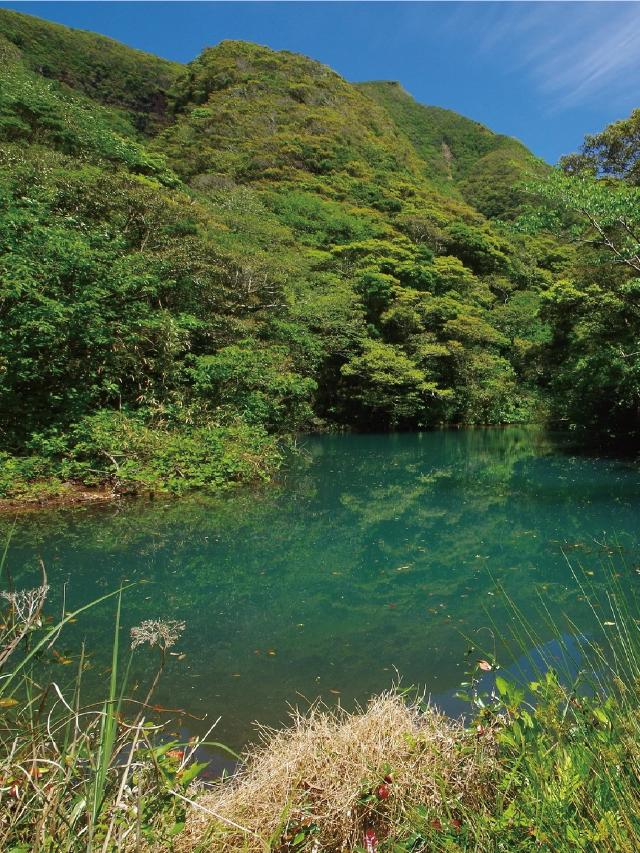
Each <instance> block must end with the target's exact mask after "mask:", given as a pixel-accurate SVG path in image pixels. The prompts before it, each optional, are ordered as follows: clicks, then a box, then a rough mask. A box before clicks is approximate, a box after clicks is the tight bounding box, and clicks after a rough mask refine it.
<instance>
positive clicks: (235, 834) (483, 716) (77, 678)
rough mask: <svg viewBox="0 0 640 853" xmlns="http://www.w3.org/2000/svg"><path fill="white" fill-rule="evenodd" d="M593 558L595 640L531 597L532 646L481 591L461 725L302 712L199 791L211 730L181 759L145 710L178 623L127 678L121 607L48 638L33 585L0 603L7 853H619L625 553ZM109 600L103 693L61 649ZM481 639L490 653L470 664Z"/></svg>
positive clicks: (626, 794)
mask: <svg viewBox="0 0 640 853" xmlns="http://www.w3.org/2000/svg"><path fill="white" fill-rule="evenodd" d="M607 552H608V562H607V564H606V565H605V566H604V567H603V568H604V578H603V580H600V581H594V579H593V572H591V571H590V570H584V569H583V568H582V567H581V566H579V565H578V564H576V565H575V568H574V579H575V584H576V588H577V590H578V591H579V592H581V593H582V596H583V597H584V598H585V599H586V600H588V603H589V606H590V607H591V609H592V612H593V614H594V617H595V619H596V625H597V627H596V630H595V632H594V634H593V635H590V636H585V635H584V634H582V633H581V632H580V631H579V629H578V628H577V626H575V625H573V624H572V623H571V622H569V621H567V624H566V625H555V624H554V623H553V622H552V621H551V619H550V616H549V612H548V611H547V610H546V608H545V606H544V601H543V599H539V604H538V607H539V615H540V616H542V618H543V622H544V621H545V620H546V622H547V624H546V625H545V626H544V636H541V635H539V634H538V633H537V631H536V629H535V628H534V627H533V624H532V622H531V621H530V620H529V618H525V617H524V616H523V614H522V613H521V611H520V610H519V609H518V608H517V607H516V606H515V605H514V604H513V602H512V601H511V600H510V598H509V597H508V596H507V595H506V593H505V592H504V590H502V591H501V583H500V581H499V580H497V581H495V584H496V586H495V590H496V595H499V596H500V597H501V600H502V603H503V605H504V606H505V608H506V616H507V617H508V618H507V619H506V620H504V622H503V620H502V619H501V620H500V624H505V625H506V626H507V627H506V628H501V627H500V626H499V625H498V622H497V620H496V616H495V613H492V612H491V611H489V610H487V611H486V612H485V618H486V619H487V623H486V627H485V628H484V629H483V630H482V631H479V632H475V633H474V635H473V636H471V637H469V646H468V649H467V653H466V660H467V662H468V673H467V678H468V680H467V681H466V682H464V683H463V684H462V689H463V690H464V695H465V696H466V697H467V699H468V701H469V702H470V705H469V712H468V715H467V718H466V719H465V720H462V719H460V720H452V719H449V718H447V717H445V716H443V715H442V714H441V713H440V712H439V711H438V710H437V709H436V708H435V707H433V706H431V705H430V704H429V703H426V702H425V701H424V700H423V699H422V698H421V696H420V695H419V694H416V692H415V691H413V690H399V689H395V690H392V691H390V692H387V693H385V694H382V695H380V696H378V697H375V698H373V699H372V700H371V701H370V702H369V703H368V704H367V706H366V708H364V709H358V710H356V711H355V712H353V713H351V714H349V713H346V712H345V711H344V710H343V709H341V708H340V707H339V706H338V707H337V708H333V709H331V708H328V707H323V706H322V705H321V704H319V703H315V704H313V705H312V706H311V708H310V709H309V710H308V711H306V712H304V713H300V712H297V711H296V712H295V713H294V714H293V715H292V716H293V723H292V725H291V726H290V727H289V728H286V729H284V730H274V729H266V728H263V729H262V730H261V743H259V744H258V745H257V746H251V747H249V748H248V749H247V750H246V752H245V755H244V759H243V761H242V763H241V765H240V766H239V769H238V771H237V772H236V773H235V774H234V775H233V776H231V777H229V778H225V777H224V776H223V778H221V779H219V780H216V781H215V782H206V781H205V779H203V777H202V774H203V771H205V770H206V766H207V763H206V761H202V760H200V759H201V757H202V753H201V747H202V746H206V745H207V744H208V740H207V738H208V733H207V735H205V736H204V737H200V738H198V737H196V738H191V739H190V740H189V742H188V743H181V742H180V741H179V739H178V736H177V734H176V733H174V732H170V731H168V728H169V726H170V725H175V722H172V720H173V719H175V715H176V714H179V715H180V716H181V717H188V713H187V711H186V710H184V709H182V710H178V709H174V710H173V711H165V709H163V708H161V707H159V706H156V705H154V704H153V702H154V699H153V695H154V690H155V688H156V686H157V684H158V681H159V679H160V677H161V675H162V673H163V670H164V668H165V665H166V663H167V660H168V657H167V652H168V650H169V649H172V648H173V646H174V644H175V643H176V641H177V639H178V637H179V635H180V633H181V631H182V630H184V623H180V622H178V621H175V620H166V619H163V620H149V619H146V620H143V621H142V623H141V624H140V625H138V626H136V627H133V628H131V630H130V632H129V634H130V645H131V651H130V653H129V656H128V657H129V659H128V662H127V663H126V664H125V665H123V662H122V661H123V658H125V653H124V649H123V648H122V646H123V645H124V644H123V637H122V636H121V635H120V630H121V627H120V626H121V621H122V619H123V614H125V613H126V604H125V607H124V609H122V608H121V598H122V595H123V592H124V594H125V596H126V590H120V591H115V592H112V593H110V594H107V595H106V596H104V597H103V598H102V599H101V600H100V601H97V602H94V603H92V604H90V605H87V606H84V607H82V608H79V609H76V610H74V611H71V612H68V613H66V614H64V616H63V618H61V619H60V621H59V622H58V623H57V624H55V623H54V622H53V620H51V618H50V617H48V616H47V615H46V613H45V611H44V604H45V600H46V596H47V589H48V584H47V578H46V575H45V574H44V570H43V579H42V580H43V583H42V585H41V586H40V587H39V588H37V589H32V590H18V591H13V592H4V593H3V594H2V598H3V599H4V601H5V602H6V608H5V611H4V613H3V622H2V627H1V630H2V657H1V658H0V664H1V665H2V667H3V669H2V675H1V676H0V804H1V805H2V815H3V816H2V819H1V820H0V839H1V843H2V845H3V849H7V850H10V851H12V852H13V853H23V851H25V853H26V851H27V850H38V851H42V853H46V852H47V851H51V853H53V851H59V850H65V851H69V853H72V851H76V850H77V851H88V853H91V852H92V851H99V850H100V851H104V853H107V851H115V850H121V851H128V850H130V851H136V853H138V851H158V853H159V852H160V851H170V850H172V851H175V853H191V851H196V850H209V851H220V852H221V853H222V851H237V850H245V851H247V853H249V851H257V853H262V851H273V853H287V851H300V853H303V852H304V851H307V853H310V851H315V853H337V851H340V850H349V851H354V852H355V851H365V853H372V851H379V853H408V851H414V853H421V851H425V853H426V851H434V850H435V851H442V853H445V851H448V853H470V851H477V853H497V851H516V850H517V851H531V853H534V851H540V850H544V851H550V853H551V851H553V853H568V851H573V850H580V851H584V853H596V851H597V852H598V853H600V851H606V853H624V851H633V850H635V849H637V846H638V842H639V840H640V807H639V805H638V803H639V802H640V796H639V794H640V791H639V790H638V778H639V777H640V749H639V747H638V734H639V727H640V717H639V713H638V688H637V684H638V679H639V676H640V673H639V672H638V660H639V659H640V646H639V643H640V628H639V624H640V620H638V619H637V617H636V614H637V607H636V603H635V602H636V596H635V594H634V584H635V578H634V574H635V572H634V571H632V570H631V571H630V570H629V569H628V568H627V566H626V564H625V562H624V556H623V552H622V549H621V548H619V547H618V546H607ZM5 556H6V552H5ZM2 562H4V558H3V561H2ZM109 599H112V600H115V601H116V602H117V603H116V610H115V613H114V614H113V615H114V617H115V622H114V628H115V635H114V637H115V638H114V641H113V648H112V654H111V661H112V665H111V667H109V669H108V670H107V672H106V673H104V674H103V675H102V676H97V674H96V673H95V672H92V670H95V665H96V663H95V661H94V658H93V655H92V654H91V653H90V652H89V651H88V650H87V649H85V648H84V647H82V648H80V649H78V650H72V649H69V648H66V647H65V637H64V635H63V632H65V631H66V630H67V628H68V625H69V623H70V622H73V621H74V620H75V619H76V618H77V617H78V616H79V615H80V613H81V612H82V611H84V610H86V609H87V608H91V607H95V606H97V605H99V604H100V603H101V602H105V601H107V600H109ZM596 608H597V610H596ZM110 609H111V608H110ZM488 627H492V628H493V629H494V630H495V632H496V634H495V640H494V641H492V643H491V647H490V648H488V649H483V648H482V647H481V646H480V645H477V643H478V641H479V640H480V638H481V637H487V636H490V635H489V634H488V633H487V630H486V629H487V628H488ZM500 631H502V632H503V633H502V634H500V633H498V632H500ZM550 636H551V637H552V639H551V641H550V640H549V637H550ZM147 644H148V645H149V646H150V647H151V650H152V651H154V650H155V652H156V654H157V655H158V660H157V669H156V673H155V676H154V677H152V678H151V679H149V681H150V686H148V685H146V686H144V688H143V689H142V690H141V691H140V693H138V692H137V690H136V685H135V683H134V681H133V679H132V657H133V655H134V654H135V652H136V649H137V648H138V647H139V646H141V645H147ZM170 653H172V654H178V653H173V652H170ZM179 658H180V655H179V654H178V659H179ZM514 660H515V663H513V661H514ZM500 664H502V666H500ZM503 667H504V668H503ZM67 668H68V669H67ZM69 670H71V671H72V674H71V675H70V676H66V673H67V672H68V671H69ZM105 675H107V680H106V682H105V685H104V688H103V689H104V695H103V698H102V699H101V700H100V701H98V702H94V701H87V699H86V698H84V697H85V692H86V690H87V684H88V683H89V682H91V681H92V680H93V681H94V682H95V681H96V679H97V678H98V680H101V681H102V680H103V679H104V676H105ZM65 676H66V677H65ZM90 692H91V691H90ZM167 713H168V714H169V715H170V717H169V721H168V723H167V724H165V725H163V724H162V722H159V720H158V718H159V717H163V716H164V715H166V714H167ZM179 725H181V724H179ZM214 725H215V723H214ZM209 745H213V746H216V747H220V744H209ZM205 775H207V776H210V774H205Z"/></svg>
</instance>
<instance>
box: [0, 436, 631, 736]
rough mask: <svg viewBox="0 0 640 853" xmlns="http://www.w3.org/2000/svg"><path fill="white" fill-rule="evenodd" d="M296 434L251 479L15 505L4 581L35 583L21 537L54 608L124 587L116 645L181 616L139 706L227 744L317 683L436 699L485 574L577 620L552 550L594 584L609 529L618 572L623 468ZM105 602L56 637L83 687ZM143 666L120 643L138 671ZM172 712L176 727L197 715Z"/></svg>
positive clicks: (624, 507)
mask: <svg viewBox="0 0 640 853" xmlns="http://www.w3.org/2000/svg"><path fill="white" fill-rule="evenodd" d="M299 444H300V445H301V446H302V447H303V453H302V455H301V456H300V457H294V458H293V459H292V462H291V464H290V465H288V466H287V467H286V469H285V470H284V471H283V472H282V473H281V475H280V478H279V480H278V481H277V482H275V483H272V484H269V485H268V486H265V487H261V488H260V489H258V490H253V489H239V490H237V491H234V492H231V493H228V494H226V495H224V496H221V497H220V496H218V497H205V496H202V495H199V496H195V497H192V498H187V499H182V500H180V501H172V500H156V501H151V500H148V499H142V498H141V499H138V500H130V501H128V502H123V503H122V504H121V505H120V506H115V505H108V506H102V507H87V508H72V509H61V510H52V511H47V512H40V513H31V514H28V515H22V516H20V517H19V518H18V524H17V529H16V532H15V534H14V538H13V540H12V544H11V548H10V552H9V568H10V570H11V573H12V576H13V580H14V583H15V586H16V587H17V588H20V587H28V586H33V585H36V584H37V583H38V570H37V553H38V548H39V550H40V553H41V555H42V558H43V560H44V562H45V564H46V566H47V569H48V573H49V582H50V584H51V587H52V593H51V598H50V604H49V612H50V613H52V614H55V613H57V612H59V608H62V607H64V608H65V609H66V610H73V609H75V608H76V607H78V606H79V605H81V604H83V603H85V602H88V601H91V600H93V599H94V598H96V597H98V596H99V595H100V594H103V593H104V592H106V591H109V590H112V589H115V588H117V586H118V584H119V583H120V581H121V580H123V579H125V580H128V581H131V582H134V583H135V585H134V587H133V588H132V589H130V590H128V591H127V592H126V594H125V603H124V617H123V623H124V626H125V628H124V630H123V632H122V634H123V638H124V639H127V637H128V629H129V628H130V627H131V626H132V625H136V624H139V623H140V622H141V621H142V620H143V619H157V618H165V619H180V620H184V621H185V623H186V628H185V631H184V633H183V635H182V637H181V639H180V641H179V643H178V644H177V645H176V646H175V648H174V649H172V651H174V652H176V653H177V654H179V655H181V656H182V655H184V657H183V658H181V659H178V657H177V656H173V657H171V658H170V659H169V663H168V665H167V669H166V672H165V674H164V676H163V679H162V681H161V683H160V687H159V689H158V692H157V694H156V697H155V702H157V703H158V704H160V705H162V706H164V707H165V708H174V709H180V710H182V709H184V710H186V711H189V712H190V713H191V714H192V715H194V716H195V717H204V716H205V715H207V720H208V721H212V720H214V719H216V718H217V717H218V716H221V717H222V719H221V721H220V723H219V724H218V727H217V729H216V739H217V740H221V741H223V742H225V743H227V744H229V745H230V746H232V747H234V748H238V747H240V746H242V745H243V744H245V743H246V742H247V741H248V740H250V739H252V737H253V736H254V729H253V727H252V723H253V721H254V720H258V721H260V722H261V723H264V724H268V725H277V724H278V723H280V722H284V721H286V719H287V714H288V709H289V706H295V705H298V706H300V707H306V704H307V702H308V701H312V700H315V699H316V698H317V697H318V696H320V697H322V700H323V701H325V702H326V703H335V702H338V701H339V702H341V703H342V704H343V705H345V706H346V707H348V708H352V707H353V706H354V703H355V702H359V703H364V702H366V700H367V698H368V697H369V696H370V695H371V694H372V693H374V692H376V691H380V690H382V689H384V688H386V687H389V686H390V685H391V684H392V683H393V682H394V681H397V680H398V678H399V677H401V678H402V683H403V684H404V685H410V684H415V685H420V686H421V687H422V688H423V689H425V690H426V691H427V692H429V693H431V694H433V695H435V696H440V697H444V699H443V701H445V703H446V702H450V700H448V699H447V698H446V694H447V692H448V691H451V690H452V689H453V688H455V687H456V686H457V685H458V684H459V683H460V681H462V680H463V677H464V676H463V672H464V667H465V662H464V652H465V650H466V648H467V640H466V639H465V635H466V636H468V637H472V638H474V641H477V642H478V643H479V644H483V645H484V647H485V648H487V647H489V648H492V643H493V640H492V638H491V633H490V630H489V629H490V628H491V622H492V621H495V622H496V624H498V625H499V626H501V625H506V617H505V615H504V611H503V609H502V606H501V597H500V595H499V593H498V592H497V583H496V581H497V580H499V581H500V583H501V584H502V585H503V587H504V589H506V590H507V592H508V593H509V595H510V596H511V597H512V598H513V599H514V600H515V602H516V603H517V604H518V605H519V606H521V607H522V608H523V609H524V610H525V611H526V612H527V613H528V614H529V615H530V617H531V619H532V620H533V621H534V622H535V621H536V620H537V616H536V613H535V609H534V606H533V604H532V602H535V601H538V600H540V601H544V603H545V605H546V606H548V607H549V609H550V611H551V612H552V613H553V614H554V618H556V619H558V620H559V621H560V622H561V621H562V619H564V616H563V615H562V614H563V613H566V614H568V615H569V616H570V618H572V619H573V620H575V621H576V623H577V624H579V625H580V626H581V628H582V629H583V630H584V631H591V630H593V629H594V624H593V623H594V618H593V616H592V615H591V611H590V609H589V607H588V605H587V602H585V601H580V600H579V599H580V593H579V591H578V590H577V589H576V586H575V582H574V580H573V578H572V576H571V571H570V567H569V564H568V562H567V557H568V558H569V560H570V561H571V562H572V563H573V564H574V565H576V564H577V561H581V562H582V563H583V565H584V566H586V567H587V568H588V570H589V571H593V572H594V575H593V576H591V577H592V578H593V580H594V581H595V582H596V583H598V582H599V581H600V580H604V574H603V572H602V569H601V567H600V559H601V557H602V555H603V554H605V555H606V547H605V546H606V543H607V542H610V541H612V540H613V537H614V536H617V537H618V539H619V540H620V542H621V543H622V545H623V546H624V548H625V551H626V558H627V561H628V564H629V566H630V568H631V570H632V572H633V571H634V567H635V565H636V562H635V561H636V559H637V554H636V549H637V548H638V544H639V543H638V539H639V534H640V524H639V519H640V513H639V511H640V477H639V476H638V470H637V467H636V466H635V465H632V464H629V463H626V462H623V461H618V460H611V459H598V458H593V457H587V456H577V455H573V454H572V453H571V450H570V447H569V445H567V443H566V439H564V438H562V437H559V436H554V435H550V434H548V433H544V432H542V431H540V430H536V429H532V428H531V429H529V428H507V429H469V430H446V431H441V432H430V433H406V434H394V435H321V436H315V435H314V436H308V437H306V438H304V439H303V440H301V441H300V442H299ZM9 523H10V519H4V520H3V521H2V529H3V530H4V531H5V532H6V530H7V528H8V527H9ZM140 581H144V583H138V582H140ZM63 588H64V589H65V601H64V603H63V601H62V589H63ZM538 596H541V598H540V599H538ZM113 611H114V606H113V603H109V604H108V605H107V606H105V605H102V606H101V607H98V608H97V609H95V610H92V611H89V612H88V613H87V614H84V615H83V616H81V617H80V618H79V619H78V622H77V623H74V624H73V625H70V626H69V633H68V634H67V635H66V641H65V643H60V644H59V645H60V648H61V649H62V645H66V646H67V647H68V648H69V649H70V656H71V657H72V656H73V654H75V653H76V652H77V650H78V649H79V646H80V643H81V641H82V640H83V639H86V644H87V647H88V648H89V649H93V650H95V657H94V660H95V667H94V670H93V677H94V679H97V680H99V679H100V678H102V679H106V678H108V675H107V674H105V673H104V670H105V669H106V668H107V667H108V666H109V655H110V646H111V639H112V636H113V625H114V618H113ZM491 630H493V629H491ZM541 630H542V634H543V638H544V628H542V629H541ZM478 631H479V633H478ZM549 636H550V635H549ZM501 654H502V652H501ZM156 662H157V660H156V653H155V652H151V651H146V650H141V651H140V652H139V653H138V654H137V656H136V662H135V664H134V674H135V676H136V677H137V678H139V679H140V681H141V684H144V683H145V673H146V674H147V675H146V677H147V680H148V678H149V675H148V674H149V673H150V672H152V671H153V667H154V666H155V665H156ZM70 669H71V667H69V669H64V668H63V667H59V668H58V671H59V672H60V673H61V674H60V675H59V676H58V677H59V678H61V679H62V678H63V676H66V675H67V673H68V672H69V670H70ZM145 692H146V691H145V690H144V689H143V687H142V686H141V687H140V690H139V693H145ZM141 698H142V697H141ZM450 704H451V703H450ZM451 707H452V708H455V706H454V705H451ZM172 716H173V718H175V719H176V720H177V723H176V725H177V726H178V725H183V726H184V727H187V728H188V729H189V731H191V732H194V731H199V732H200V731H203V730H204V728H205V727H207V726H208V723H207V722H204V721H203V722H199V721H197V720H194V719H191V718H188V717H186V716H185V715H181V714H180V713H177V712H176V713H175V714H173V715H172Z"/></svg>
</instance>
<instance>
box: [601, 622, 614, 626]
mask: <svg viewBox="0 0 640 853" xmlns="http://www.w3.org/2000/svg"><path fill="white" fill-rule="evenodd" d="M604 624H605V625H615V624H616V623H615V622H605V623H604Z"/></svg>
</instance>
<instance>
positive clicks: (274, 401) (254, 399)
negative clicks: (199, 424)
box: [191, 341, 317, 432]
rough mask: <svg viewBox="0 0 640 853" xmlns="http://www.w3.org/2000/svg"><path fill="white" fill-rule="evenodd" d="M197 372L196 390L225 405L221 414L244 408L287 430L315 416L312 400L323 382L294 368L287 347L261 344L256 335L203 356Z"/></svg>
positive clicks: (253, 417)
mask: <svg viewBox="0 0 640 853" xmlns="http://www.w3.org/2000/svg"><path fill="white" fill-rule="evenodd" d="M191 375H192V377H193V394H194V396H195V397H197V398H198V399H200V400H206V401H207V404H208V405H209V406H210V407H213V408H214V410H216V411H220V415H219V417H220V418H225V416H226V417H227V418H228V417H231V418H234V416H236V413H238V412H242V417H243V419H244V420H246V421H247V423H249V424H254V425H263V426H264V427H266V429H267V430H270V431H272V432H282V431H285V430H292V429H295V428H296V427H299V426H300V425H301V424H304V423H305V421H309V420H311V418H312V417H313V412H312V410H311V408H310V406H309V401H310V397H311V394H312V392H313V391H315V389H316V388H317V385H316V383H315V382H314V381H313V379H309V378H305V377H303V376H300V375H299V374H297V373H294V372H293V371H292V370H291V358H290V356H289V353H288V352H287V350H286V349H284V347H275V346H271V347H269V349H266V350H260V349H259V348H258V347H257V346H256V344H255V342H252V341H248V342H246V343H245V344H244V345H243V346H231V347H224V348H223V349H221V350H219V351H218V352H217V353H216V354H215V355H203V356H199V357H198V358H197V360H196V364H195V367H194V368H193V369H192V371H191Z"/></svg>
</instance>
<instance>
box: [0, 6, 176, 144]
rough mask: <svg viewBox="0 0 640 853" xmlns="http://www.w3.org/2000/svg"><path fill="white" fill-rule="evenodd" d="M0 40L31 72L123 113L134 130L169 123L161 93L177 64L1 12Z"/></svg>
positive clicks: (94, 36) (149, 129) (148, 129)
mask: <svg viewBox="0 0 640 853" xmlns="http://www.w3.org/2000/svg"><path fill="white" fill-rule="evenodd" d="M2 37H3V38H4V40H6V44H7V47H8V48H9V49H11V48H13V53H14V55H15V56H17V57H19V58H20V59H21V60H22V62H23V63H24V66H25V67H26V68H28V69H29V70H30V71H34V72H36V73H38V74H41V75H42V76H43V77H45V78H47V79H50V80H57V81H58V82H60V83H62V84H63V85H64V86H68V87H69V88H71V89H74V90H76V91H78V92H82V93H83V94H85V95H87V96H88V97H90V98H91V99H92V100H94V101H96V102H98V103H100V104H103V105H105V106H111V107H118V108H120V109H123V110H125V111H126V112H127V114H128V115H129V116H130V118H131V119H132V121H133V123H134V124H135V126H136V127H137V128H138V129H139V130H142V131H145V132H147V133H150V132H153V130H154V129H155V128H156V127H158V126H162V125H163V124H164V123H166V121H167V120H168V116H167V109H166V107H167V97H166V94H167V90H168V89H169V88H170V86H171V84H172V83H173V82H174V80H175V79H176V77H178V76H179V75H180V74H181V73H182V71H183V66H181V65H180V64H179V63H177V62H169V61H168V60H166V59H160V57H157V56H151V55H150V54H147V53H143V52H142V51H140V50H135V49H133V48H130V47H126V46H125V45H123V44H120V43H119V42H117V41H114V40H113V39H110V38H107V37H106V36H100V35H97V34H95V33H91V32H86V31H84V30H74V29H70V28H69V27H64V26H61V25H60V24H53V23H51V22H50V21H44V20H42V19H41V18H34V17H31V16H30V15H23V14H21V13H20V12H13V11H10V10H8V9H0V38H2ZM1 50H2V47H1V44H0V51H1ZM16 51H17V52H16Z"/></svg>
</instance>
